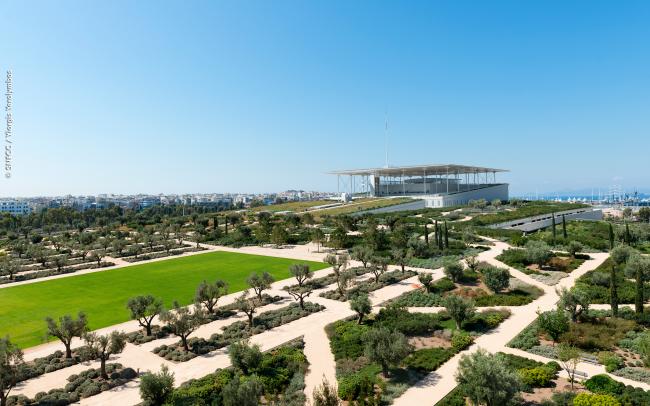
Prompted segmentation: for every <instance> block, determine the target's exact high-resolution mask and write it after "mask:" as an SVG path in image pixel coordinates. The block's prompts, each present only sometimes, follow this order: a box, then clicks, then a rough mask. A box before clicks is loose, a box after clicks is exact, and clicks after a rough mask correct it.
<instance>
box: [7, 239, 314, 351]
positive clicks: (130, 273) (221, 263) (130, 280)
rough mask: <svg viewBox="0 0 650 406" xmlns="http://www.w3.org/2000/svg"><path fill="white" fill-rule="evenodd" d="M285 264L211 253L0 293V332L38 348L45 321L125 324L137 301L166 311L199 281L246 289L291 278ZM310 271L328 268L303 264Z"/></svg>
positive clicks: (183, 300)
mask: <svg viewBox="0 0 650 406" xmlns="http://www.w3.org/2000/svg"><path fill="white" fill-rule="evenodd" d="M299 262H300V263H304V262H305V261H296V260H291V259H286V258H276V257H265V256H259V255H247V254H239V253H230V252H212V253H206V254H198V255H194V256H188V257H183V258H174V259H170V260H165V261H160V262H152V263H148V264H141V265H134V266H129V267H124V268H119V269H113V270H108V271H105V272H97V273H92V274H86V275H78V276H73V277H68V278H61V279H56V280H49V281H43V282H38V283H33V284H29V285H21V286H15V287H10V288H4V289H0V331H2V332H3V333H4V334H8V335H10V336H11V338H12V341H13V342H15V343H16V344H18V345H20V346H21V347H29V346H32V345H36V344H39V343H41V342H42V340H43V337H44V336H45V327H44V323H43V319H45V317H47V316H48V315H56V314H76V313H77V312H78V311H81V310H83V311H84V312H85V313H86V314H87V315H88V319H89V320H90V325H89V327H90V328H91V329H97V328H101V327H105V326H109V325H113V324H117V323H120V322H124V321H127V320H129V312H128V310H127V309H126V308H125V306H124V304H125V303H126V302H127V301H128V299H129V298H131V297H133V296H137V295H143V294H152V295H154V296H156V297H160V298H162V299H163V301H164V303H165V306H166V307H168V308H169V306H170V304H171V303H172V301H173V300H175V299H179V301H180V303H181V305H187V304H190V303H191V302H192V298H193V296H194V292H195V289H196V286H197V285H198V284H199V283H200V282H202V281H203V280H214V279H217V278H219V279H223V280H224V281H226V282H227V283H228V285H229V289H230V292H237V291H240V290H243V289H246V288H247V287H248V285H247V284H246V279H247V278H248V276H249V275H250V274H251V272H254V271H267V272H269V273H270V274H271V275H272V276H273V277H274V278H275V279H276V280H280V279H284V278H288V277H289V276H290V274H289V271H288V268H289V266H290V265H292V264H296V263H299ZM307 263H308V264H309V266H310V267H311V269H313V270H318V269H323V268H325V267H327V265H326V264H324V263H317V262H307Z"/></svg>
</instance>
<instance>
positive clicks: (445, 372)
mask: <svg viewBox="0 0 650 406" xmlns="http://www.w3.org/2000/svg"><path fill="white" fill-rule="evenodd" d="M490 241H491V243H492V246H491V247H490V249H489V250H488V251H484V252H481V253H480V254H479V257H478V259H479V260H480V261H485V262H488V263H490V264H493V265H496V266H500V267H505V268H508V269H509V270H510V272H511V275H512V276H513V277H516V278H517V279H520V280H521V281H523V282H525V283H528V284H530V285H534V286H537V287H538V288H540V289H542V291H543V292H544V294H543V295H542V296H540V297H539V298H538V299H537V300H535V301H534V302H532V303H530V304H528V305H526V306H518V307H514V306H512V307H508V309H509V310H510V311H511V312H512V315H511V317H510V318H508V319H507V320H506V321H504V322H503V323H502V324H501V325H500V326H499V327H498V328H496V329H495V330H493V331H491V332H490V333H488V334H485V335H482V336H480V337H478V338H477V340H476V342H475V343H474V344H473V345H472V346H471V347H470V348H469V349H468V350H466V351H463V352H462V353H461V354H457V355H456V356H454V357H453V358H451V359H450V360H449V361H447V362H446V363H445V364H443V365H442V366H441V367H440V368H439V369H438V370H437V371H435V372H433V373H431V374H429V375H428V376H427V377H425V378H424V379H423V380H421V381H420V382H418V383H417V384H416V385H415V386H413V387H411V388H409V389H408V390H407V391H406V392H405V393H404V394H403V395H402V396H401V397H399V398H398V399H396V400H395V402H394V403H395V404H396V405H416V404H422V405H433V404H435V403H436V402H437V401H439V400H440V399H442V398H443V397H444V396H445V395H447V394H448V393H449V392H450V391H451V390H453V389H454V388H455V387H456V381H455V372H456V369H457V367H458V361H459V360H460V357H461V356H462V354H467V353H470V352H472V351H476V350H477V349H478V348H484V349H486V350H488V351H490V352H497V351H503V352H510V353H518V351H519V350H514V349H511V348H507V347H505V345H506V343H507V342H509V341H510V340H511V339H512V338H514V337H515V336H516V335H517V334H518V333H519V332H520V331H521V330H522V329H523V328H524V327H526V326H527V325H528V324H530V322H532V321H533V320H534V319H535V318H536V317H537V314H536V313H537V311H546V310H550V309H553V308H554V307H555V306H556V302H557V300H558V296H557V293H556V291H555V287H552V286H548V285H546V284H544V283H541V282H539V281H537V280H535V279H533V278H531V277H530V276H529V275H526V274H524V273H523V272H521V271H519V270H517V269H514V268H511V267H508V266H506V265H505V264H503V263H501V262H500V261H498V260H497V259H496V257H497V256H498V255H499V254H501V252H503V251H504V250H505V249H507V248H509V246H508V245H507V244H505V243H503V242H500V241H497V240H490ZM201 246H203V247H204V248H206V249H207V251H203V252H209V251H217V250H220V251H232V252H239V253H248V254H256V255H266V256H276V257H285V258H294V259H301V260H314V261H321V260H323V258H324V256H325V255H326V253H325V252H322V250H321V252H317V251H318V250H317V247H316V245H314V244H306V245H301V246H291V247H286V248H282V249H276V248H269V247H244V248H230V247H219V246H213V245H207V244H201ZM196 254H200V253H189V254H187V255H196ZM590 255H591V259H589V260H587V261H585V262H584V263H583V264H582V265H581V266H580V267H579V268H578V269H576V270H574V271H573V272H572V273H571V274H569V276H568V277H566V278H565V279H563V280H561V281H560V283H559V284H558V285H557V286H559V287H571V286H573V284H574V283H575V280H576V279H577V278H579V277H580V276H581V275H583V274H584V273H585V272H589V271H590V270H593V269H595V268H596V267H597V266H599V265H600V264H601V263H602V262H603V261H604V260H605V259H606V258H607V254H606V253H601V254H590ZM172 258H176V257H172ZM164 259H169V258H164ZM164 259H157V260H164ZM152 261H155V260H152ZM148 262H151V261H148ZM142 263H144V261H143V262H142ZM359 265H360V264H359V263H357V262H355V261H351V262H350V265H349V266H359ZM116 266H130V264H129V265H126V264H120V265H116ZM391 268H392V267H391ZM106 269H110V268H106ZM408 269H413V270H416V271H417V272H429V273H432V274H433V276H434V279H439V278H441V277H443V276H444V274H443V272H442V269H436V270H430V269H418V268H410V267H409V268H408ZM331 272H332V270H331V268H326V269H323V270H320V271H317V272H315V277H321V276H325V275H328V274H330V273H331ZM77 274H78V273H77ZM77 274H72V275H70V276H74V275H77ZM367 278H368V275H363V276H361V277H358V278H357V279H358V280H363V279H367ZM294 283H295V280H294V279H293V278H290V279H285V280H282V281H278V282H276V283H274V284H273V285H272V289H271V290H270V291H269V292H268V293H269V294H272V295H280V296H283V297H285V300H283V301H282V302H281V303H274V304H270V305H267V306H264V308H263V309H260V310H259V311H258V314H259V313H260V312H262V311H267V310H272V309H277V308H280V307H283V306H286V305H287V304H288V303H290V301H292V299H291V298H290V297H288V295H287V294H286V292H285V291H283V290H282V288H283V287H286V286H289V285H292V284H294ZM334 287H335V285H334V284H332V285H330V286H328V287H325V288H323V289H319V290H317V291H315V292H314V293H312V295H311V296H310V297H309V298H308V299H307V300H308V301H310V302H314V303H319V304H321V305H323V306H325V307H326V309H325V310H324V311H321V312H318V313H314V314H312V315H309V316H307V317H304V318H301V319H298V320H295V321H293V322H291V323H288V324H285V325H283V326H279V327H277V328H274V329H271V330H268V331H266V332H264V333H261V334H257V335H255V336H253V337H252V338H251V339H250V342H251V343H254V344H258V345H260V347H261V348H262V350H264V351H267V350H270V349H273V348H276V347H278V346H281V345H283V344H285V343H287V342H289V341H291V340H294V339H296V338H301V337H302V339H303V340H304V343H305V349H304V351H305V355H306V357H307V359H308V361H309V363H310V367H309V371H308V373H307V374H306V376H305V385H306V387H305V394H306V395H307V398H308V399H311V394H312V392H313V390H314V389H315V388H316V387H317V386H319V385H320V384H321V382H322V380H323V378H326V379H327V380H328V381H329V382H330V383H332V384H334V383H336V376H335V375H336V368H335V367H336V364H335V361H334V356H333V354H332V353H331V351H330V346H329V340H328V339H327V335H326V333H325V330H324V327H325V326H326V325H328V324H330V323H332V322H334V321H337V320H341V319H344V318H347V317H352V316H354V312H353V311H351V310H350V308H349V304H348V303H346V302H339V301H335V300H329V299H325V298H322V297H319V296H318V294H319V293H321V292H324V291H327V290H331V289H333V288H334ZM419 287H420V285H419V282H418V280H417V277H411V278H408V279H405V280H403V281H401V282H399V283H396V284H393V285H390V286H386V287H384V288H382V289H379V290H377V291H374V292H372V293H371V295H370V299H371V302H372V305H373V311H378V310H379V309H381V307H382V304H383V303H385V302H386V301H388V300H390V299H393V298H395V297H398V296H399V295H401V294H403V293H405V292H408V291H410V290H413V289H417V288H419ZM240 294H241V292H238V293H233V294H230V295H227V296H225V297H223V298H222V299H221V300H220V302H219V305H224V304H228V303H232V302H233V301H234V300H235V299H236V297H238V296H239V295H240ZM409 310H411V311H413V312H417V311H420V312H437V311H440V310H441V309H440V308H412V309H409ZM243 319H244V316H243V315H241V314H238V315H236V316H233V317H231V318H228V319H224V320H218V321H215V322H212V323H208V324H206V325H204V326H202V327H201V328H199V329H198V330H197V331H196V332H195V333H194V334H193V335H192V336H194V337H209V336H210V335H211V334H213V333H216V332H220V331H221V330H222V329H223V327H225V326H227V325H229V324H231V323H233V322H235V321H238V320H243ZM138 329H139V326H138V325H137V323H136V322H134V321H131V322H126V323H122V324H119V325H116V326H110V327H107V328H104V329H101V330H100V331H99V332H100V333H102V334H104V333H107V332H110V331H113V330H121V331H127V332H129V331H136V330H138ZM176 341H178V339H177V338H176V337H171V338H168V339H162V340H155V341H153V342H150V343H147V344H144V345H141V346H136V345H132V344H129V345H127V347H126V349H125V351H124V352H123V353H121V354H118V355H116V356H115V357H113V358H112V359H111V360H110V362H120V363H122V364H123V365H125V366H129V367H131V368H134V369H136V370H139V371H141V372H143V371H147V370H151V371H157V370H159V369H160V367H161V365H167V366H168V367H169V369H170V371H171V372H172V373H174V375H175V377H176V385H180V384H181V383H183V382H185V381H187V380H189V379H195V378H200V377H202V376H205V375H207V374H209V373H212V372H214V371H215V370H216V369H218V368H225V367H228V366H229V365H230V361H229V359H228V355H227V352H226V349H225V348H224V349H220V350H217V351H214V352H212V353H209V354H206V355H203V356H199V357H196V358H194V359H192V360H190V361H188V362H183V363H173V362H170V361H166V360H164V359H163V358H161V357H159V356H157V355H155V354H153V353H152V352H151V350H152V349H153V348H154V347H157V346H159V345H162V344H165V343H167V344H170V343H174V342H176ZM81 344H82V343H81V342H80V341H75V342H74V344H73V346H79V345H81ZM57 349H62V345H61V344H60V343H58V342H52V343H48V344H43V345H41V346H38V347H34V348H30V349H27V350H26V351H25V354H26V356H25V358H26V359H28V360H29V359H33V358H35V357H40V356H45V355H48V354H50V353H52V352H53V351H55V350H57ZM524 356H526V357H528V358H531V359H539V358H541V357H539V356H534V355H532V354H528V353H525V354H524ZM96 365H97V363H95V362H92V363H87V364H83V365H76V366H73V367H70V368H65V369H63V370H59V371H56V372H52V373H48V374H45V375H43V376H41V377H38V378H35V379H32V380H29V381H26V382H23V383H22V384H21V385H19V387H17V388H16V390H15V391H14V392H13V393H14V394H25V395H27V396H33V395H34V394H35V393H36V392H39V391H47V390H49V389H53V388H57V387H62V386H64V385H65V383H66V378H67V377H68V376H69V375H71V374H73V373H77V372H79V371H82V370H84V369H88V368H91V367H95V366H96ZM579 369H580V370H584V371H585V372H586V373H587V374H589V375H592V374H595V373H602V372H604V368H603V367H602V366H597V365H591V364H589V365H584V366H583V365H582V364H581V365H580V367H579ZM613 378H614V379H616V380H618V381H621V382H624V383H626V384H630V385H633V386H637V387H642V388H647V386H648V385H645V384H642V383H639V382H634V381H630V380H626V379H623V378H620V377H616V376H613ZM138 386H139V380H137V379H136V380H134V381H131V382H129V383H128V384H126V385H122V386H120V387H118V388H114V389H112V390H110V391H107V392H103V393H101V394H99V395H97V396H93V397H90V398H87V399H83V400H82V401H81V402H80V403H81V404H83V405H106V404H115V405H118V404H119V405H134V404H138V403H140V401H141V400H140V396H139V387H138Z"/></svg>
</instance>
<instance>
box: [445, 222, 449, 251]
mask: <svg viewBox="0 0 650 406" xmlns="http://www.w3.org/2000/svg"><path fill="white" fill-rule="evenodd" d="M445 247H446V248H449V229H448V228H447V221H445Z"/></svg>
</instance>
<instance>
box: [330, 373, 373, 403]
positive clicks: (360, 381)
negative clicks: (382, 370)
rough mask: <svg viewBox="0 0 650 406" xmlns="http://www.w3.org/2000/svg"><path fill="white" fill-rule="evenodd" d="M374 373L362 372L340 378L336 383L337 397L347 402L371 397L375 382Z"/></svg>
mask: <svg viewBox="0 0 650 406" xmlns="http://www.w3.org/2000/svg"><path fill="white" fill-rule="evenodd" d="M375 372H377V371H368V370H363V371H360V372H358V373H356V374H351V375H347V376H344V377H342V378H340V379H339V382H338V385H339V388H338V394H339V397H340V398H341V399H343V400H347V401H352V400H357V399H365V398H366V397H372V395H373V394H374V387H375V383H376V382H377V377H376V373H375Z"/></svg>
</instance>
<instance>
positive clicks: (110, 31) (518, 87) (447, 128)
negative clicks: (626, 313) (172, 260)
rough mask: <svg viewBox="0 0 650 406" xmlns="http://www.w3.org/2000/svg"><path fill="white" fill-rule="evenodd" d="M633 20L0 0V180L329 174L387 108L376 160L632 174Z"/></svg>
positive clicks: (522, 7)
mask: <svg viewBox="0 0 650 406" xmlns="http://www.w3.org/2000/svg"><path fill="white" fill-rule="evenodd" d="M649 21H650V2H648V1H623V2H616V1H607V2H605V1H593V0H590V1H537V2H534V1H473V2H470V1H458V0H453V1H452V0H450V1H422V2H418V1H406V2H398V1H394V2H384V1H347V0H345V1H302V0H300V1H259V2H257V1H254V2H251V1H232V2H230V1H229V2H219V1H205V2H201V1H174V2H169V1H137V2H133V1H113V0H111V1H104V2H99V1H78V2H72V1H59V2H54V1H43V2H36V1H29V0H9V1H7V0H5V1H2V2H0V70H2V72H0V73H1V75H2V81H3V82H4V77H5V73H4V71H5V70H6V69H12V71H13V92H14V106H13V113H14V136H13V138H14V145H13V157H12V161H13V162H12V164H13V172H12V175H13V177H12V178H11V179H9V180H7V179H5V178H4V177H2V178H1V179H0V195H1V196H16V195H18V196H33V195H59V194H67V193H71V194H97V193H138V192H143V193H185V192H227V191H228V192H266V191H281V190H285V189H289V188H302V189H308V190H312V189H318V190H336V179H335V178H333V177H331V176H328V175H325V174H324V172H326V171H329V170H335V169H349V168H358V167H373V166H383V165H384V119H385V115H386V112H388V117H389V163H390V164H391V165H413V164H425V163H459V164H470V165H485V166H492V167H499V168H506V169H510V170H511V171H512V172H511V173H509V174H508V175H506V176H505V179H506V180H508V181H509V182H510V183H511V192H512V193H514V194H519V193H525V192H534V191H535V190H539V191H540V192H542V191H553V190H562V189H579V188H585V187H598V186H601V187H608V186H609V185H612V184H621V185H623V186H624V187H626V188H634V187H638V188H640V189H645V190H647V189H648V187H650V178H649V176H648V172H649V169H650V163H649V153H648V151H649V149H648V145H649V142H648V141H649V140H650V137H649V134H650V23H649ZM2 93H4V90H3V91H2ZM0 106H1V107H2V108H4V106H5V100H4V97H3V98H2V99H0ZM0 124H1V125H0V128H2V129H3V133H4V120H2V122H1V123H0ZM0 141H2V143H3V148H4V141H3V140H2V139H0Z"/></svg>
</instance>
